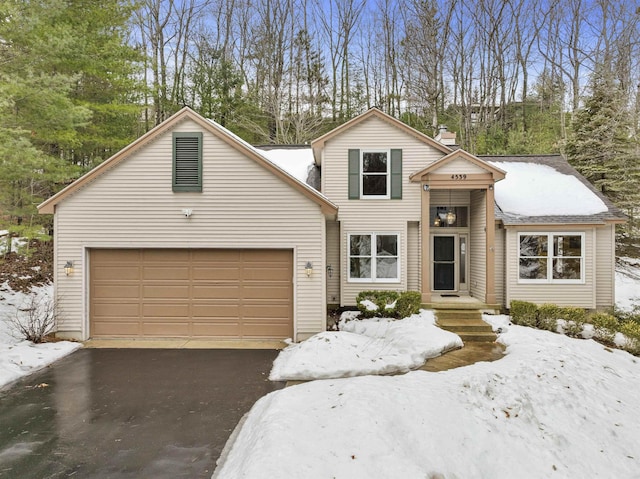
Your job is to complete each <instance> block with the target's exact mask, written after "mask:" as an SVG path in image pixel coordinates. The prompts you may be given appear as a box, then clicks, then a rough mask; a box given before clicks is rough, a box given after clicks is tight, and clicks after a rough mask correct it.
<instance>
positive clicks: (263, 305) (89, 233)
mask: <svg viewBox="0 0 640 479" xmlns="http://www.w3.org/2000/svg"><path fill="white" fill-rule="evenodd" d="M441 136H442V137H443V141H436V140H435V139H432V138H430V137H428V136H426V135H424V134H422V133H420V132H418V131H416V130H414V129H412V128H410V127H408V126H407V125H405V124H403V123H402V122H400V121H398V120H396V119H395V118H393V117H390V116H389V115H386V114H384V113H383V112H381V111H380V110H377V109H372V110H369V111H368V112H366V113H364V114H363V115H361V116H359V117H357V118H354V119H353V120H351V121H349V122H347V123H345V124H344V125H342V126H340V127H338V128H336V129H334V130H333V131H331V132H329V133H327V134H325V135H324V136H322V137H320V138H318V139H317V140H315V141H313V142H312V144H311V147H310V148H302V149H297V150H296V149H289V150H282V151H286V156H287V157H286V158H276V157H277V155H274V152H269V151H265V150H260V149H256V148H254V147H253V146H251V145H249V144H247V143H246V142H244V141H243V140H242V139H240V138H238V137H237V136H236V135H233V134H232V133H230V132H229V131H228V130H226V129H225V128H223V127H221V126H220V125H217V124H215V123H214V122H212V121H209V120H206V119H204V118H202V117H201V116H199V115H198V114H196V113H195V112H193V111H192V110H190V109H188V108H185V109H183V110H181V111H180V112H178V113H177V114H175V115H174V116H172V117H171V118H170V119H168V120H167V121H165V122H164V123H162V124H161V125H159V126H157V127H156V128H154V129H153V130H151V131H150V132H148V133H147V134H145V135H144V136H142V137H141V138H139V139H138V140H136V141H135V142H134V143H132V144H131V145H129V146H128V147H127V148H125V149H123V150H122V151H121V152H119V153H117V154H116V155H114V156H113V157H112V158H110V159H108V160H107V161H105V162H104V163H103V164H101V165H100V166H98V167H97V168H95V169H94V170H92V171H91V172H89V173H88V174H87V175H85V176H83V177H82V178H80V179H78V180H77V181H76V182H74V183H73V184H71V185H69V186H68V187H67V188H65V189H64V190H62V191H61V192H60V193H58V194H57V195H55V196H53V197H51V198H50V199H48V200H47V201H45V202H44V203H43V204H42V205H40V207H39V208H40V212H41V213H54V214H55V228H54V231H55V237H54V242H55V243H54V244H55V263H56V273H55V284H56V296H57V299H58V302H59V304H60V306H61V311H62V312H63V314H62V315H61V318H60V321H59V325H58V334H59V335H60V336H62V337H74V338H78V339H86V338H89V337H92V338H112V337H134V338H141V337H145V338H147V337H155V338H158V337H189V338H240V339H260V338H270V339H280V338H286V337H293V338H294V339H295V340H301V339H304V338H306V337H308V336H310V335H312V334H314V333H316V332H319V331H322V330H324V329H325V328H326V308H327V305H328V304H333V305H341V306H354V305H355V297H356V295H357V294H358V292H359V291H362V290H371V289H393V290H416V291H420V292H421V293H422V297H423V302H424V303H434V302H437V301H439V300H441V299H442V298H444V297H461V298H462V297H465V298H470V299H473V300H474V301H477V302H478V304H479V307H486V308H491V309H500V308H502V307H507V308H508V306H509V303H510V301H511V300H513V299H522V300H529V301H533V302H537V303H543V302H555V303H557V304H565V305H574V306H580V307H584V308H588V309H598V308H606V307H609V306H611V305H612V304H613V302H614V258H615V252H614V244H615V243H614V229H615V224H616V223H619V222H621V221H624V218H623V215H621V214H620V212H619V211H618V210H617V209H615V207H613V206H612V205H611V203H610V202H609V201H608V200H607V199H606V198H605V197H603V196H602V195H600V194H599V193H598V192H597V191H596V190H595V189H594V188H593V187H592V186H591V185H590V184H589V183H588V182H587V181H586V180H584V178H582V177H581V176H580V175H579V174H578V173H577V172H576V171H575V170H574V169H573V168H571V167H570V166H569V165H568V164H567V163H566V161H564V160H563V159H562V158H561V157H559V156H539V157H485V158H482V157H477V156H474V155H471V154H469V153H467V152H465V151H463V150H460V149H455V147H454V145H451V144H450V143H451V141H452V135H451V134H449V135H441ZM447 140H448V141H447ZM447 143H448V144H447ZM307 166H308V168H307ZM307 179H309V183H312V184H315V185H314V186H315V187H312V186H310V185H309V184H308V183H307ZM318 180H319V181H318Z"/></svg>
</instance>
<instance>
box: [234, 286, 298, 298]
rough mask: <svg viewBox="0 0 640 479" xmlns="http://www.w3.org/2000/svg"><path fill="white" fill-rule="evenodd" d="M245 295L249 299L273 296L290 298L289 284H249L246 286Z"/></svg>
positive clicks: (244, 288)
mask: <svg viewBox="0 0 640 479" xmlns="http://www.w3.org/2000/svg"><path fill="white" fill-rule="evenodd" d="M242 289H243V291H244V297H245V298H248V299H271V298H288V297H289V296H290V295H289V290H290V288H289V285H274V286H260V285H255V284H254V285H249V286H246V285H245V286H244V287H243V288H242Z"/></svg>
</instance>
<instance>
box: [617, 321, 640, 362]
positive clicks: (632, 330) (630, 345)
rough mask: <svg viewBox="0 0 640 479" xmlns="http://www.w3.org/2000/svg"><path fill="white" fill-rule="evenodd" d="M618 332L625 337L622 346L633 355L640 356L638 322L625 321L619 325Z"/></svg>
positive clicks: (639, 329) (639, 326) (639, 324)
mask: <svg viewBox="0 0 640 479" xmlns="http://www.w3.org/2000/svg"><path fill="white" fill-rule="evenodd" d="M620 332H621V333H622V334H624V335H625V336H626V338H627V340H626V341H625V343H624V345H623V346H622V348H623V349H624V350H625V351H628V352H629V353H631V354H633V355H635V356H640V323H636V322H635V321H627V322H625V323H623V324H621V325H620Z"/></svg>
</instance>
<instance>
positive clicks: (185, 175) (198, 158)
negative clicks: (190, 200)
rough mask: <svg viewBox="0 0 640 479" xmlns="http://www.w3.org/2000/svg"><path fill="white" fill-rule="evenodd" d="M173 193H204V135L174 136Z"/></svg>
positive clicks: (184, 134)
mask: <svg viewBox="0 0 640 479" xmlns="http://www.w3.org/2000/svg"><path fill="white" fill-rule="evenodd" d="M173 191H176V192H180V191H202V133H174V134H173Z"/></svg>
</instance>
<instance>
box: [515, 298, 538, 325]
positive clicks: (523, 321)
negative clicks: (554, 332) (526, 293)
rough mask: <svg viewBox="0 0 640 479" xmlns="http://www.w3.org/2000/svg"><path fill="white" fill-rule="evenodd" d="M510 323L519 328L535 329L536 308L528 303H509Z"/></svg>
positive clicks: (516, 301) (536, 319) (536, 320)
mask: <svg viewBox="0 0 640 479" xmlns="http://www.w3.org/2000/svg"><path fill="white" fill-rule="evenodd" d="M510 314H511V321H513V323H514V324H518V325H520V326H529V327H532V328H535V327H536V326H537V322H538V306H536V305H535V304H534V303H529V302H528V301H519V300H516V299H514V300H513V301H511V308H510Z"/></svg>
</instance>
